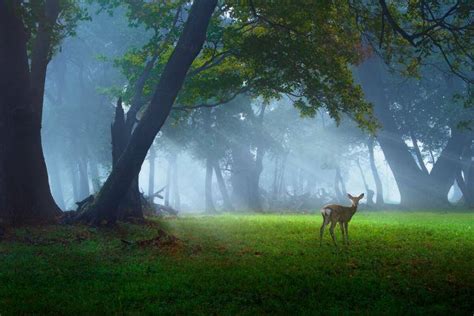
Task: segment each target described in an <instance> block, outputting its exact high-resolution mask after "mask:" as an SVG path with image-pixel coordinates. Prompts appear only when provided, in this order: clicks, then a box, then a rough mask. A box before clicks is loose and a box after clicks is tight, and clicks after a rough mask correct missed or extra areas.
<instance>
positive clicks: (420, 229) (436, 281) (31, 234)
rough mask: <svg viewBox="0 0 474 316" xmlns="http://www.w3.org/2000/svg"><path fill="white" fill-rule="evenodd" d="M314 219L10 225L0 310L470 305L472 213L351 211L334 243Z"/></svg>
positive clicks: (314, 310) (2, 254) (353, 309)
mask: <svg viewBox="0 0 474 316" xmlns="http://www.w3.org/2000/svg"><path fill="white" fill-rule="evenodd" d="M320 224H321V216H320V215H319V214H313V215H229V214H227V215H218V216H189V217H180V218H174V219H172V218H170V219H163V220H160V221H159V222H158V221H152V222H150V223H148V224H147V225H145V226H139V225H120V226H119V227H118V228H117V229H115V230H113V229H94V228H89V227H81V226H79V227H78V226H52V227H47V228H35V229H34V228H29V229H18V230H16V231H14V232H10V233H8V234H7V235H5V236H3V241H1V242H0V314H1V315H9V314H15V315H18V314H25V313H28V314H31V313H33V314H42V313H50V314H68V315H74V314H156V315H163V314H173V315H175V314H180V315H188V314H204V315H209V314H217V315H226V314H239V315H255V314H319V313H321V314H346V313H356V314H361V313H362V314H367V313H369V314H448V313H449V314H465V315H472V313H473V312H474V214H473V213H462V212H459V213H451V212H450V213H447V212H446V213H440V212H438V213H436V212H412V213H402V212H388V211H384V212H360V213H357V214H356V215H355V217H354V218H353V220H352V222H351V224H350V226H349V233H350V238H351V242H352V244H351V245H350V246H348V247H346V246H342V244H341V245H340V247H339V249H337V250H336V249H335V248H334V247H333V246H332V244H331V243H330V237H329V232H328V231H326V235H325V238H324V244H323V246H322V247H320V246H319V240H318V238H317V232H318V231H319V226H320ZM161 229H164V230H165V231H167V232H169V233H172V234H173V235H174V236H176V237H177V238H178V239H174V238H169V237H168V236H165V235H163V234H162V232H163V231H162V230H161ZM336 232H337V233H336V236H337V237H338V240H339V241H340V240H341V235H340V230H339V227H338V228H337V230H336Z"/></svg>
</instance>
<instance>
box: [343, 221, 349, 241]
mask: <svg viewBox="0 0 474 316" xmlns="http://www.w3.org/2000/svg"><path fill="white" fill-rule="evenodd" d="M348 227H349V223H347V222H346V223H344V230H345V231H346V244H348V245H349V230H348Z"/></svg>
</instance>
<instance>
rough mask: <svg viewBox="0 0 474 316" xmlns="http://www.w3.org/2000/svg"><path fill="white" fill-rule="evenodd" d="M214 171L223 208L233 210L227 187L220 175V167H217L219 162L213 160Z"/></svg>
mask: <svg viewBox="0 0 474 316" xmlns="http://www.w3.org/2000/svg"><path fill="white" fill-rule="evenodd" d="M214 171H215V173H216V179H217V184H218V185H219V190H220V191H221V195H222V200H223V202H224V209H225V210H226V211H234V207H233V206H232V202H231V201H230V197H229V192H228V191H227V187H226V185H225V181H224V177H223V176H222V171H221V168H220V167H219V163H218V162H217V161H214Z"/></svg>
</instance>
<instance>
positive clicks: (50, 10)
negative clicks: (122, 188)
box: [0, 0, 61, 226]
mask: <svg viewBox="0 0 474 316" xmlns="http://www.w3.org/2000/svg"><path fill="white" fill-rule="evenodd" d="M7 3H9V4H10V5H8V4H7ZM57 4H58V3H57V1H46V2H45V11H44V13H45V16H44V19H42V21H41V22H40V23H39V26H38V32H37V35H36V39H35V41H34V43H33V49H32V57H31V72H29V58H28V55H27V37H28V35H27V34H26V32H25V27H24V25H23V22H22V20H21V17H20V16H19V14H18V12H19V10H18V7H17V4H16V2H8V1H5V0H2V1H0V69H1V74H0V135H1V136H0V137H1V138H0V144H1V145H0V146H1V147H0V150H1V152H0V156H1V160H0V175H1V176H0V181H1V182H2V183H1V184H0V189H1V190H2V192H0V205H1V206H2V207H1V209H0V223H1V222H3V223H4V224H6V225H13V226H18V225H25V224H42V223H50V222H54V221H55V218H56V217H57V216H58V215H60V214H61V210H60V209H59V207H58V206H57V204H56V203H55V201H54V199H53V197H52V194H51V190H50V187H49V182H48V174H47V170H46V164H45V161H44V155H43V149H42V144H41V117H42V107H43V94H44V81H45V76H46V67H47V64H48V62H49V55H50V49H51V47H50V46H51V33H50V27H51V25H52V24H53V23H55V21H56V18H57V16H58V14H59V7H56V6H55V5H57Z"/></svg>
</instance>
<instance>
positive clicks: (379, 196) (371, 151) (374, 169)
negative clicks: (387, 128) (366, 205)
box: [367, 137, 385, 206]
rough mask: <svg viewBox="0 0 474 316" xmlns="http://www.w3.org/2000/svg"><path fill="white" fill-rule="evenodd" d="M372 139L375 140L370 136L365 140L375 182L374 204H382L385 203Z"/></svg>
mask: <svg viewBox="0 0 474 316" xmlns="http://www.w3.org/2000/svg"><path fill="white" fill-rule="evenodd" d="M374 141H375V140H374V138H373V137H370V138H369V140H368V142H367V147H368V148H369V162H370V169H371V170H372V176H373V177H374V182H375V190H376V191H377V195H376V198H375V204H376V205H377V206H382V205H383V204H385V201H384V199H383V186H382V181H381V180H380V176H379V172H378V170H377V166H376V165H375V155H374Z"/></svg>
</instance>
